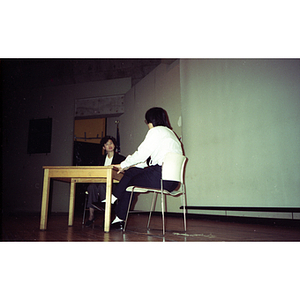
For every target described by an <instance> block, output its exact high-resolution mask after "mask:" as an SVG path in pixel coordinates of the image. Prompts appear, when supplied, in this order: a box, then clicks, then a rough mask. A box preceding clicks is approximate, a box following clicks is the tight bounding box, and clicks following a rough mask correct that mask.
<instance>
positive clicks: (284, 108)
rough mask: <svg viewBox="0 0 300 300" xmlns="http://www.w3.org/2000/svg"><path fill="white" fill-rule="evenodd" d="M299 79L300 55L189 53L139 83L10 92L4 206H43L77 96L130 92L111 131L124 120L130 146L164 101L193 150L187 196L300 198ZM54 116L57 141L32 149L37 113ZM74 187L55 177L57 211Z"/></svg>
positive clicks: (267, 200)
mask: <svg viewBox="0 0 300 300" xmlns="http://www.w3.org/2000/svg"><path fill="white" fill-rule="evenodd" d="M299 83H300V61H299V60H270V59H269V60H257V59H256V60H225V59H224V60H223V59H222V60H216V59H211V60H201V59H181V60H177V61H175V62H173V63H172V64H171V65H170V64H165V63H162V64H160V65H159V66H158V67H156V68H155V69H154V70H153V71H152V72H150V73H149V74H148V75H147V76H146V77H145V78H144V79H142V80H141V81H140V82H138V83H137V84H136V85H135V86H134V87H132V88H131V84H130V79H124V80H123V79H122V80H121V79H120V80H111V81H99V82H93V83H85V84H76V85H68V86H58V87H52V88H47V89H41V90H34V91H32V92H30V93H27V94H24V95H23V94H22V92H19V93H18V94H17V95H15V96H14V97H13V98H11V99H9V97H7V96H5V95H4V96H5V97H4V99H5V101H4V132H3V196H4V197H3V199H4V202H3V207H4V209H5V210H23V211H39V210H40V202H41V193H42V176H43V174H42V166H43V165H70V164H72V150H73V123H74V100H75V99H78V98H85V97H86V98H88V97H96V96H104V95H112V94H123V93H124V94H125V97H124V109H125V112H124V114H123V115H121V116H120V117H111V118H108V119H107V134H109V135H113V136H116V124H115V121H116V120H118V121H120V135H121V153H122V154H123V155H125V156H126V155H128V154H131V153H133V152H134V151H135V150H136V148H137V147H138V145H139V144H140V143H141V142H142V140H143V139H144V137H145V135H146V133H147V130H148V129H147V126H146V125H145V124H144V115H145V112H146V111H147V109H149V108H151V107H153V106H161V107H163V108H165V109H166V110H167V112H168V114H169V117H170V121H171V125H172V126H173V129H174V131H175V132H176V134H177V135H178V136H179V137H181V138H182V141H183V145H184V150H185V154H186V156H187V157H188V163H187V169H186V184H187V199H188V205H192V206H250V207H283V208H284V207H299V206H300V200H299V199H300V172H299V169H300V123H299V115H300V84H299ZM47 117H52V118H53V137H52V138H53V140H52V151H51V153H50V154H48V155H31V156H29V155H28V154H27V153H26V151H27V137H28V122H29V120H30V119H31V118H47ZM68 197H69V187H68V186H67V185H66V184H64V183H59V182H55V186H54V189H53V205H52V211H68V201H67V199H68ZM149 200H150V197H149V196H146V195H141V196H140V197H139V201H138V202H137V203H136V205H135V209H140V210H148V209H149V207H150V203H149V202H150V201H149ZM179 207H180V199H179V198H178V199H175V200H172V201H168V205H167V210H168V211H169V212H180V211H181V210H180V209H179ZM158 210H159V207H158ZM190 212H193V213H204V212H205V211H190ZM209 213H212V214H215V212H213V211H211V212H209ZM218 213H219V212H218ZM220 213H221V214H227V215H229V214H230V212H220ZM231 214H234V213H231ZM235 214H237V215H240V216H241V215H247V213H241V212H237V213H235ZM248 215H250V216H255V217H264V216H267V217H268V216H272V217H282V218H291V217H294V218H300V216H299V213H298V214H297V213H296V214H294V215H293V216H291V214H281V213H273V214H268V213H258V212H249V213H248Z"/></svg>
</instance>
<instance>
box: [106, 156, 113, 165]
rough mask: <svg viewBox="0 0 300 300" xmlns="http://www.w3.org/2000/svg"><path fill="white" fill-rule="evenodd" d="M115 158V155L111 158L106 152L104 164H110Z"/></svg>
mask: <svg viewBox="0 0 300 300" xmlns="http://www.w3.org/2000/svg"><path fill="white" fill-rule="evenodd" d="M113 158H114V156H112V157H111V158H109V157H108V155H107V154H106V157H105V162H104V166H110V165H111V163H112V160H113Z"/></svg>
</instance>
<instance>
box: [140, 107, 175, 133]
mask: <svg viewBox="0 0 300 300" xmlns="http://www.w3.org/2000/svg"><path fill="white" fill-rule="evenodd" d="M145 119H146V122H147V124H149V123H152V124H153V126H154V127H155V126H165V127H168V128H170V129H171V125H170V122H169V118H168V114H167V112H166V111H165V110H164V109H163V108H161V107H152V108H150V109H148V110H147V112H146V114H145Z"/></svg>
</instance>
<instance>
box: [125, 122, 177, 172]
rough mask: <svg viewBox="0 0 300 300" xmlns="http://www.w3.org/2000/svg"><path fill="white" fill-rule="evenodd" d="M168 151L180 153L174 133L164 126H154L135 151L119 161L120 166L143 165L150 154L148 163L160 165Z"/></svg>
mask: <svg viewBox="0 0 300 300" xmlns="http://www.w3.org/2000/svg"><path fill="white" fill-rule="evenodd" d="M168 152H173V153H180V154H182V147H181V143H180V141H179V140H178V138H177V136H176V135H175V133H174V132H173V131H172V130H171V129H169V128H168V127H165V126H155V127H153V128H151V129H149V131H148V133H147V134H146V137H145V139H144V141H143V142H142V143H141V144H140V145H139V147H138V149H137V151H135V152H134V153H133V154H132V155H128V156H127V157H126V159H125V160H124V161H123V162H121V168H122V169H125V168H128V167H131V166H134V165H137V164H140V163H142V164H141V165H137V167H145V166H147V164H146V163H145V161H146V160H147V158H148V157H149V156H151V161H150V165H151V166H152V165H160V166H161V165H162V162H163V160H164V158H165V155H166V154H167V153H168Z"/></svg>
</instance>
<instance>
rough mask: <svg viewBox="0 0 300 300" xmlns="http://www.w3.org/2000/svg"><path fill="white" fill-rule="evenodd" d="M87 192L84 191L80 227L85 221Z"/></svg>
mask: <svg viewBox="0 0 300 300" xmlns="http://www.w3.org/2000/svg"><path fill="white" fill-rule="evenodd" d="M88 194H89V193H88V191H85V200H84V207H83V218H82V223H81V224H82V225H84V221H85V212H86V204H87V198H88Z"/></svg>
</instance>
